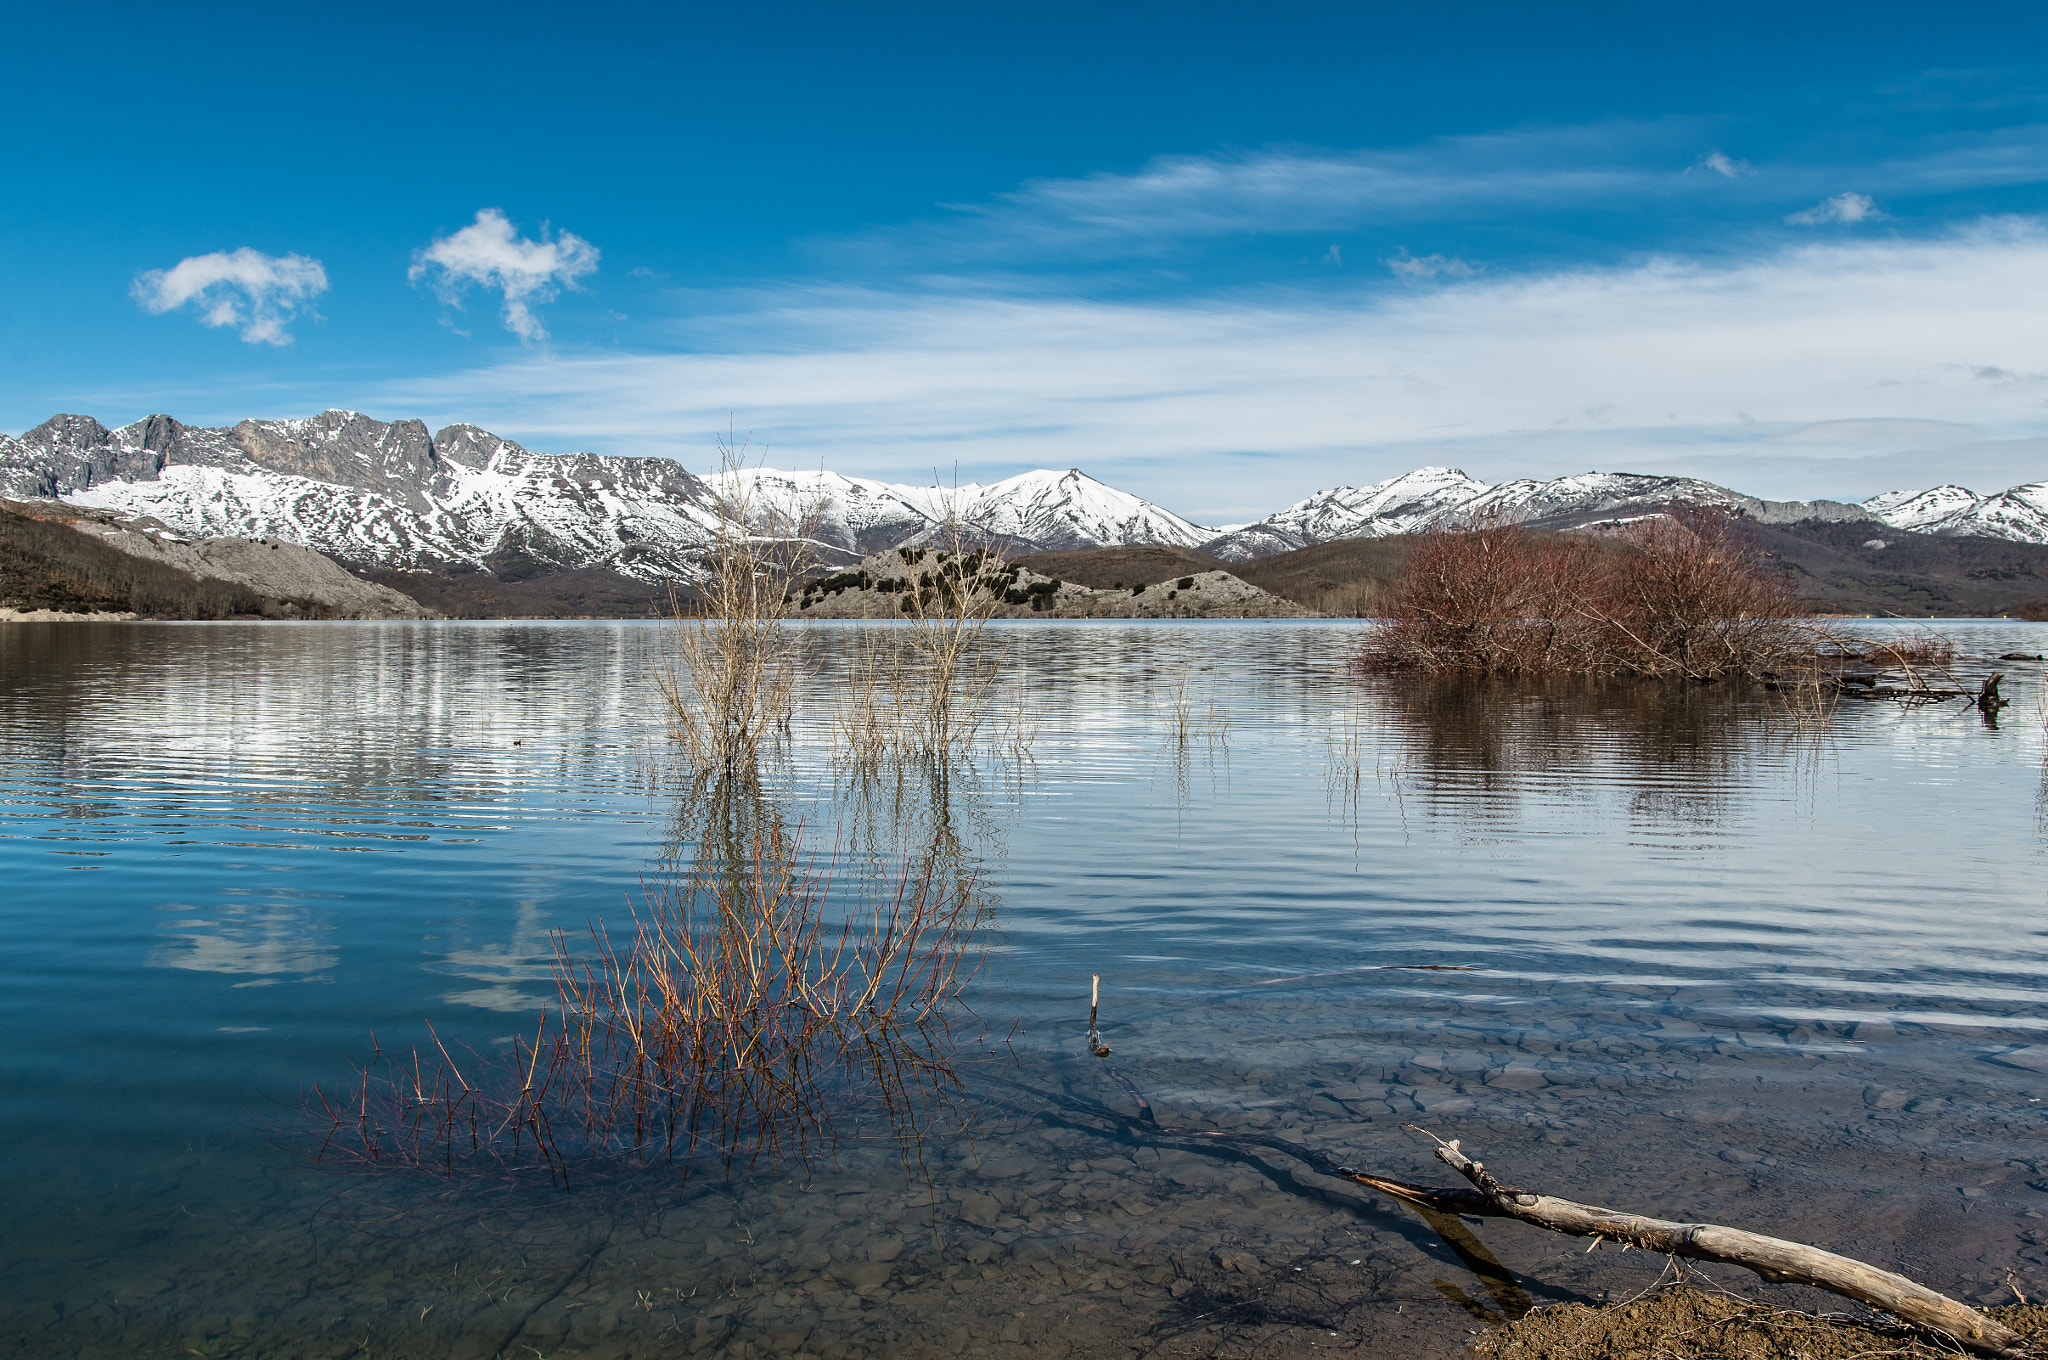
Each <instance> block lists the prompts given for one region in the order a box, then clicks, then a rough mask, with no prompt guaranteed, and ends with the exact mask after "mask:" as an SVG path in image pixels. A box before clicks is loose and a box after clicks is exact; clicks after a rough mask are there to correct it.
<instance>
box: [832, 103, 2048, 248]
mask: <svg viewBox="0 0 2048 1360" xmlns="http://www.w3.org/2000/svg"><path fill="white" fill-rule="evenodd" d="M1702 130H1703V125H1702V124H1701V123H1700V122H1699V121H1698V120H1694V119H1687V118H1678V117H1672V118H1663V119H1658V120H1655V121H1653V122H1629V121H1614V122H1609V123H1599V124H1590V125H1584V126H1578V127H1551V128H1523V129H1514V130H1510V131H1505V132H1493V133H1486V134H1480V135H1472V136H1461V137H1446V138H1438V139H1435V140H1432V141H1429V142H1424V143H1420V144H1417V145H1413V146H1407V147H1394V148H1366V149H1352V150H1330V149H1320V148H1302V147H1294V146H1290V147H1277V148H1265V149H1260V150H1253V151H1237V152H1218V153H1214V154H1208V155H1178V156H1162V157H1159V158H1157V159H1154V160H1152V161H1150V162H1148V163H1146V164H1145V165H1143V166H1141V167H1139V168H1138V169H1137V170H1135V171H1133V172H1130V173H1125V174H1115V173H1108V172H1104V173H1100V174H1093V175H1086V176H1080V177H1074V178H1067V179H1046V180H1034V181H1031V182H1028V183H1026V184H1024V185H1022V186H1020V187H1019V188H1017V189H1016V190H1014V191H1013V192H1010V193H1006V194H1001V195H998V196H996V197H995V198H993V199H991V200H989V201H987V202H982V203H973V204H956V205H950V210H951V213H952V216H951V217H950V218H948V219H946V220H943V221H939V222H920V223H912V224H907V225H902V226H894V227H888V228H883V229H880V230H877V231H875V232H872V233H868V234H865V235H863V236H860V237H858V238H856V239H853V240H848V239H846V238H832V239H831V240H829V241H825V242H820V243H819V249H820V252H821V254H823V253H825V252H827V251H829V253H830V257H831V261H832V268H833V269H834V270H835V272H836V271H838V270H842V269H843V268H844V267H845V264H846V262H847V260H848V258H849V257H850V256H854V255H857V256H859V257H860V258H861V259H862V260H864V261H866V262H869V263H874V262H880V263H883V264H887V263H890V262H902V263H905V264H907V265H908V266H909V267H911V268H914V269H918V270H928V269H932V268H934V267H941V266H940V265H939V263H938V262H940V261H944V262H947V263H950V264H959V263H962V262H969V261H990V260H1002V259H1014V258H1027V259H1038V260H1046V261H1057V262H1059V263H1060V264H1062V265H1071V264H1073V263H1076V262H1079V261H1088V260H1099V259H1102V258H1114V257H1117V256H1120V255H1137V256H1140V257H1146V256H1151V255H1154V254H1156V252H1158V251H1159V250H1160V249H1162V248H1165V247H1170V246H1192V245H1195V244H1198V243H1201V242H1205V241H1218V240H1228V239H1230V238H1234V237H1243V236H1252V235H1260V234H1270V235H1307V236H1325V238H1326V239H1327V236H1326V234H1327V235H1336V234H1339V233H1344V232H1351V231H1362V230H1366V229H1370V228H1374V227H1381V228H1388V227H1401V226H1405V225H1407V224H1411V223H1434V222H1444V221H1449V220H1457V221H1460V222H1482V223H1483V222H1494V223H1498V222H1524V221H1526V220H1527V219H1528V218H1529V217H1531V216H1532V215H1537V214H1545V213H1557V214H1561V215H1563V216H1564V217H1566V218H1567V219H1570V218H1575V217H1576V216H1577V215H1579V214H1582V213H1583V212H1585V211H1586V209H1587V207H1588V206H1589V205H1594V204H1597V205H1601V206H1602V207H1603V208H1606V209H1613V208H1618V207H1624V206H1631V205H1641V206H1645V207H1651V208H1662V209H1668V211H1665V212H1663V213H1662V216H1663V217H1664V218H1665V219H1667V220H1672V221H1676V220H1678V219H1680V218H1682V217H1683V216H1684V211H1683V210H1685V209H1686V208H1687V207H1688V205H1699V204H1708V205H1711V207H1712V210H1713V212H1714V213H1715V214H1717V215H1718V214H1725V213H1726V212H1727V211H1729V210H1730V209H1731V208H1740V207H1743V206H1747V207H1750V208H1752V209H1753V210H1754V211H1755V212H1756V213H1757V215H1758V217H1759V219H1777V218H1780V217H1782V216H1783V215H1784V214H1785V213H1786V212H1788V211H1790V210H1792V209H1794V208H1796V207H1798V206H1799V205H1801V204H1803V203H1811V202H1812V201H1813V200H1814V199H1816V198H1820V197H1822V196H1823V195H1826V194H1830V193H1833V192H1834V191H1835V189H1836V187H1837V186H1839V185H1840V184H1842V183H1843V182H1845V181H1850V182H1855V183H1859V184H1862V185H1864V186H1865V189H1866V190H1867V191H1868V192H1869V193H1873V194H1879V195H1883V196H1885V197H1888V198H1896V199H1904V198H1909V197H1912V196H1916V195H1923V194H1947V193H1954V192H1957V191H1961V190H1966V189H1971V188H1988V187H1996V186H2001V185H2019V184H2032V183H2036V182H2038V181H2039V179H2040V177H2041V169H2040V167H2041V163H2042V158H2043V156H2044V155H2048V123H2042V124H2039V125H2028V126H2024V127H2014V128H1999V129H1993V130H1990V131H1984V132H1970V133H1956V134H1953V135H1945V136H1942V137H1940V138H1936V139H1930V140H1928V141H1927V142H1925V143H1923V144H1922V145H1920V146H1917V147H1913V148H1911V149H1910V150H1908V151H1907V152H1905V153H1903V154H1900V155H1897V156H1894V157H1892V158H1891V159H1888V160H1883V161H1874V162H1873V161H1868V160H1861V161H1853V162H1852V161H1826V160H1808V161H1795V160H1773V161H1772V162H1770V163H1769V164H1768V165H1766V166H1765V167H1763V168H1762V169H1761V170H1759V169H1758V168H1757V167H1754V166H1752V165H1750V163H1749V162H1747V161H1745V160H1740V159H1737V158H1735V157H1731V156H1729V155H1727V154H1726V153H1725V152H1722V151H1719V150H1718V149H1717V150H1713V151H1709V152H1708V153H1707V154H1706V155H1704V156H1700V155H1699V154H1698V150H1697V148H1698V146H1699V144H1700V141H1701V133H1702ZM1688 160H1689V161H1690V162H1691V165H1690V168H1689V169H1688V170H1687V171H1685V172H1680V171H1678V170H1676V169H1675V168H1674V166H1675V165H1678V164H1685V163H1686V162H1687V161H1688ZM1855 197H1856V198H1862V195H1857V196H1855ZM1843 201H1844V200H1843V199H1841V198H1838V199H1835V200H1831V202H1835V203H1837V204H1840V203H1842V202H1843ZM1865 201H1866V202H1867V200H1865ZM1868 206H1869V207H1870V208H1874V207H1875V204H1874V203H1870V204H1868ZM1822 208H1823V209H1824V208H1826V205H1822ZM1821 210H1822V209H1814V210H1813V211H1821ZM1827 211H1830V212H1833V211H1839V208H1835V209H1827ZM1828 220H1833V219H1832V218H1830V219H1828ZM1711 235H1712V236H1713V238H1715V239H1717V240H1720V239H1725V236H1726V229H1725V226H1724V225H1722V224H1721V223H1720V222H1719V220H1718V218H1717V222H1716V224H1715V225H1713V226H1712V228H1711Z"/></svg>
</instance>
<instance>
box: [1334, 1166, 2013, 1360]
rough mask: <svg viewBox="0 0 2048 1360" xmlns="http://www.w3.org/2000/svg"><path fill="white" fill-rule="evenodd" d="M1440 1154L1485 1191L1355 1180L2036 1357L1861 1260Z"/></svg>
mask: <svg viewBox="0 0 2048 1360" xmlns="http://www.w3.org/2000/svg"><path fill="white" fill-rule="evenodd" d="M1436 1155H1437V1157H1438V1158H1439V1159H1441V1160H1442V1161H1443V1162H1444V1163H1445V1164H1446V1165H1447V1166H1449V1167H1451V1168H1452V1169H1453V1170H1455V1171H1456V1172H1457V1173H1458V1174H1459V1175H1461V1176H1463V1177H1464V1178H1465V1179H1466V1180H1469V1181H1471V1182H1472V1184H1473V1186H1474V1187H1476V1188H1474V1189H1471V1190H1429V1189H1424V1188H1422V1187H1420V1186H1414V1185H1408V1184H1406V1183H1404V1182H1402V1181H1396V1180H1390V1179H1387V1178H1385V1177H1381V1176H1369V1175H1366V1174H1365V1173H1363V1172H1357V1171H1353V1172H1351V1173H1350V1175H1349V1177H1348V1179H1351V1180H1354V1181H1357V1182H1358V1183H1359V1184H1361V1185H1369V1186H1371V1187H1372V1188H1373V1189H1375V1190H1378V1191H1381V1192H1382V1193H1384V1194H1388V1195H1391V1196H1393V1197H1394V1198H1396V1199H1399V1200H1402V1201H1404V1202H1406V1203H1410V1204H1414V1205H1416V1206H1418V1207H1421V1208H1428V1209H1434V1210H1436V1211H1437V1212H1439V1213H1451V1214H1471V1215H1475V1216H1478V1217H1484V1218H1512V1219H1516V1220H1518V1221H1520V1222H1523V1223H1529V1224H1533V1225H1534V1226H1536V1227H1538V1228H1547V1229H1549V1230H1550V1231H1551V1232H1559V1233H1566V1234H1569V1235H1570V1236H1573V1237H1592V1238H1598V1239H1605V1240H1607V1241H1613V1242H1622V1243H1626V1244H1628V1245H1629V1246H1634V1247H1640V1248H1641V1249H1643V1250H1645V1251H1655V1252H1661V1253H1663V1254H1665V1255H1667V1256H1684V1257H1687V1258H1689V1259H1691V1260H1695V1261H1716V1262H1719V1263H1721V1264H1723V1265H1731V1266H1741V1267H1742V1268H1743V1269H1745V1270H1753V1271H1755V1272H1756V1273H1757V1274H1758V1275H1760V1276H1762V1277H1763V1278H1764V1279H1766V1280H1768V1281H1770V1282H1771V1283H1772V1284H1805V1285H1812V1286H1814V1287H1815V1288H1817V1289H1825V1290H1827V1291H1828V1292H1830V1293H1833V1294H1840V1295H1842V1296H1843V1297H1844V1298H1851V1299H1855V1300H1856V1301H1857V1302H1859V1303H1867V1304H1869V1305H1870V1306H1871V1307H1873V1308H1881V1309H1883V1310H1884V1311H1885V1312H1887V1313H1890V1314H1892V1315H1893V1316H1895V1317H1900V1318H1904V1319H1905V1320H1906V1321H1907V1322H1910V1323H1912V1324H1913V1325H1914V1326H1916V1327H1925V1328H1927V1329H1928V1330H1929V1331H1934V1332H1940V1333H1942V1334H1943V1335H1946V1336H1948V1337H1951V1338H1952V1339H1954V1340H1955V1341H1956V1342H1957V1343H1958V1344H1960V1345H1962V1346H1964V1347H1965V1348H1967V1349H1969V1350H1970V1351H1973V1352H1974V1353H1976V1354H1978V1355H1989V1356H1998V1357H2003V1358H2004V1360H2017V1357H2021V1356H2025V1355H2026V1354H2027V1353H2028V1351H2027V1348H2026V1341H2025V1339H2024V1338H2023V1337H2021V1336H2020V1334H2019V1333H2018V1332H2015V1331H2012V1330H2011V1329H2009V1328H2007V1327H2005V1326H2002V1325H2001V1324H1999V1323H1997V1322H1994V1321H1992V1320H1991V1319H1990V1318H1988V1317H1986V1316H1984V1315H1983V1314H1982V1313H1979V1312H1978V1311H1977V1310H1976V1309H1974V1308H1970V1307H1967V1306H1966V1305H1964V1304H1961V1303H1958V1302H1956V1301H1955V1300H1954V1299H1951V1298H1949V1297H1947V1296H1946V1295H1944V1294H1937V1293H1935V1292H1934V1291H1933V1290H1932V1289H1929V1288H1927V1287H1926V1286H1924V1285H1919V1284H1915V1283H1914V1282H1913V1281H1911V1280H1909V1279H1907V1278H1906V1277H1905V1276H1903V1275H1894V1274H1892V1273H1891V1272H1890V1271H1888V1270H1879V1269H1878V1268H1877V1267H1876V1266H1872V1265H1866V1264H1865V1263H1863V1262H1862V1261H1857V1260H1853V1259H1851V1258H1850V1257H1847V1256H1837V1255H1836V1254H1835V1253H1834V1252H1831V1251H1822V1250H1821V1249H1820V1248H1818V1247H1809V1246H1807V1245H1805V1244H1804V1243H1800V1242H1788V1241H1786V1240H1785V1239H1783V1238H1780V1237H1766V1236H1764V1235H1763V1234H1762V1233H1753V1232H1747V1231H1745V1230H1743V1229H1741V1228H1724V1227H1722V1226H1720V1225H1719V1224H1714V1223H1674V1222H1671V1221H1669V1220H1667V1219H1661V1218H1646V1217H1644V1216H1643V1215H1641V1214H1631V1213H1624V1212H1622V1211H1621V1210H1619V1209H1603V1208H1601V1207H1600V1206H1598V1205H1594V1204H1580V1203H1578V1202H1577V1201H1575V1200H1568V1199H1559V1198H1557V1197H1556V1196H1553V1195H1536V1194H1530V1193H1528V1192H1527V1191H1523V1190H1514V1189H1511V1188H1509V1187H1508V1186H1505V1185H1502V1184H1501V1183H1500V1182H1499V1181H1498V1180H1496V1179H1495V1178H1494V1177H1493V1175H1492V1174H1491V1173H1490V1172H1488V1171H1487V1169H1486V1167H1485V1165H1484V1164H1483V1163H1481V1162H1477V1161H1474V1160H1473V1159H1472V1158H1470V1157H1468V1156H1466V1155H1465V1153H1464V1152H1463V1151H1462V1150H1461V1149H1460V1148H1459V1146H1458V1142H1457V1140H1456V1139H1453V1140H1451V1141H1450V1142H1448V1143H1441V1142H1440V1143H1439V1144H1438V1146H1437V1149H1436Z"/></svg>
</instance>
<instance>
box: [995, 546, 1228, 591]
mask: <svg viewBox="0 0 2048 1360" xmlns="http://www.w3.org/2000/svg"><path fill="white" fill-rule="evenodd" d="M1010 560H1011V561H1012V562H1016V563H1018V564H1020V565H1022V566H1025V567H1028V568H1030V569H1031V570H1032V571H1035V572H1037V573H1038V574H1039V575H1041V576H1051V577H1053V578H1055V579H1057V580H1061V581H1072V582H1073V583H1074V584H1075V585H1077V586H1086V587H1088V588H1089V589H1090V590H1122V589H1125V588H1126V587H1129V586H1149V585H1156V584H1157V583H1158V582H1160V581H1164V580H1166V579H1167V578H1168V577H1172V576H1193V575H1195V574H1196V573H1198V572H1204V571H1228V572H1233V573H1235V574H1236V575H1238V576H1240V577H1242V576H1243V575H1244V573H1243V572H1240V571H1238V570H1237V568H1236V567H1234V566H1232V565H1231V564H1230V563H1228V562H1224V561H1221V560H1220V559H1218V558H1214V557H1211V556H1209V554H1207V553H1203V552H1196V551H1195V550H1194V549H1193V548H1176V547H1172V546H1170V545H1167V544H1164V543H1140V544H1137V545H1135V546H1132V547H1128V548H1069V549H1066V550H1065V551H1062V552H1042V553H1032V554H1030V555H1029V556H1027V557H1013V558H1011V559H1010ZM1247 579H1248V578H1247Z"/></svg>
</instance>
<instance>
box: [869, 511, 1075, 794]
mask: <svg viewBox="0 0 2048 1360" xmlns="http://www.w3.org/2000/svg"><path fill="white" fill-rule="evenodd" d="M935 537H936V539H937V541H938V543H939V544H940V546H937V547H922V548H920V547H911V548H901V549H897V550H895V551H894V552H892V553H890V554H884V555H883V556H884V557H885V558H888V559H890V560H889V561H888V563H887V568H886V572H885V574H883V575H880V576H878V577H876V578H875V580H876V582H877V588H878V593H879V594H880V595H881V597H882V598H883V599H887V600H893V601H895V602H896V603H895V606H894V610H893V613H892V614H891V616H890V617H889V619H888V621H887V626H880V627H873V628H866V629H863V630H862V632H861V633H860V634H859V636H858V637H857V638H856V639H855V640H854V642H853V645H852V648H851V655H850V657H849V659H848V662H847V665H846V669H845V672H844V675H843V677H842V678H841V683H840V685H839V687H838V690H837V694H836V699H835V703H834V709H833V726H834V730H835V736H836V737H837V739H838V744H839V747H840V749H841V750H842V751H843V752H844V753H845V754H846V755H848V756H849V757H851V758H852V759H854V760H855V761H856V762H862V761H866V762H873V761H879V760H883V759H889V758H904V757H915V758H921V759H939V760H946V759H950V758H952V757H954V756H956V755H959V754H961V753H964V752H965V751H967V750H968V749H970V748H973V747H975V746H976V745H977V744H987V745H989V746H991V747H993V748H997V749H1000V750H1002V751H1004V752H1005V753H1006V754H1009V755H1011V756H1022V755H1025V754H1027V753H1028V750H1029V747H1030V745H1031V741H1032V738H1033V736H1034V735H1035V733H1036V730H1037V728H1036V724H1035V723H1034V722H1033V721H1032V720H1031V717H1030V713H1029V711H1028V705H1027V704H1026V702H1025V699H1024V696H1023V695H1022V694H1021V692H1017V691H1012V692H1011V694H1010V695H1009V696H1008V701H1007V702H1005V699H1004V696H1003V694H1002V686H1001V680H1002V673H1003V664H1002V662H1003V648H1002V647H1000V646H999V645H996V644H995V643H994V642H993V640H992V639H991V638H990V637H988V636H987V629H988V624H989V622H990V620H992V619H993V618H994V617H995V615H996V613H997V611H999V610H1000V609H1002V608H1003V606H1004V604H1005V591H1006V589H1007V588H1008V587H1009V586H1010V585H1011V583H1012V582H1013V580H1014V579H1015V573H1014V572H1013V571H1012V570H1011V569H1010V567H1009V566H1008V565H1007V563H1006V562H1005V561H1004V558H1003V554H1002V551H1001V549H1000V547H999V546H992V545H991V543H992V540H991V538H990V536H989V535H986V534H984V533H980V532H977V531H975V530H974V529H972V528H971V527H968V526H963V525H961V524H960V523H959V522H958V521H957V520H949V521H948V522H947V523H946V525H945V526H944V527H943V528H942V530H941V531H939V532H938V533H937V534H936V535H935ZM977 544H979V545H980V546H976V545H977ZM877 622H878V623H879V622H881V621H880V620H878V621H877Z"/></svg>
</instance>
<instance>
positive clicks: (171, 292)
mask: <svg viewBox="0 0 2048 1360" xmlns="http://www.w3.org/2000/svg"><path fill="white" fill-rule="evenodd" d="M326 291H327V271H326V269H325V268H323V267H322V266H321V264H320V261H318V260H315V259H310V258H308V257H307V256H304V255H296V254H294V255H265V254H264V253H263V252H262V251H260V250H252V249H250V248H249V247H248V246H243V247H242V248H240V249H239V250H216V251H214V252H212V253H211V254H208V255H192V256H188V257H186V258H185V259H182V260H180V261H178V262H177V263H176V264H174V265H172V266H171V267H170V268H169V269H152V270H149V271H147V272H145V273H142V274H138V275H136V277H135V282H134V283H133V284H131V285H130V287H129V294H130V296H132V297H133V298H134V299H135V300H136V302H137V303H139V304H140V305H141V307H142V310H144V311H145V312H148V313H150V314H151V315H152V316H161V315H162V314H164V313H165V312H173V311H177V310H179V309H180V308H184V307H190V308H192V309H193V310H194V311H195V312H196V313H197V315H198V317H199V323H200V324H201V325H203V326H222V327H226V326H232V327H234V328H236V329H237V330H239V331H240V332H241V336H242V339H243V340H244V341H246V342H247V343H249V344H252V345H289V344H290V343H291V342H292V336H291V333H290V332H289V331H287V330H286V329H285V327H287V326H288V325H290V324H291V322H292V321H293V320H294V319H295V318H296V317H297V316H299V315H300V314H301V313H302V312H304V313H309V314H310V313H311V309H312V304H313V300H314V299H315V298H317V297H319V296H320V294H322V293H324V292H326Z"/></svg>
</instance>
